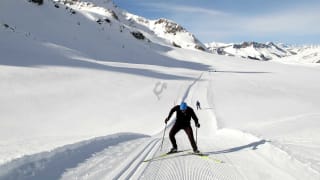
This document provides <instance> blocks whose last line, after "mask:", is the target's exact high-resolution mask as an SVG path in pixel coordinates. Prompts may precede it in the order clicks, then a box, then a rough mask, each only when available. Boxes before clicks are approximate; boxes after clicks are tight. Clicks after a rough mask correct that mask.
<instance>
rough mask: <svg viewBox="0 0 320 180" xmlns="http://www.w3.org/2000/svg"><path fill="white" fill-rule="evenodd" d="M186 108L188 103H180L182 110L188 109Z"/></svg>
mask: <svg viewBox="0 0 320 180" xmlns="http://www.w3.org/2000/svg"><path fill="white" fill-rule="evenodd" d="M186 109H187V103H185V102H182V103H181V104H180V110H181V111H184V110H186Z"/></svg>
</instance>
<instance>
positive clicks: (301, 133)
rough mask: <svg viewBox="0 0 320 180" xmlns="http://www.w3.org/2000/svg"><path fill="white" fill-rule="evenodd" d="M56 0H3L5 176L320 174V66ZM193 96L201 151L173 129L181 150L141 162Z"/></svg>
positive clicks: (102, 4)
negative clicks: (227, 53) (202, 42)
mask: <svg viewBox="0 0 320 180" xmlns="http://www.w3.org/2000/svg"><path fill="white" fill-rule="evenodd" d="M61 2H64V1H61ZM61 2H58V1H51V0H45V1H44V3H43V4H42V5H41V6H39V5H37V4H35V3H31V2H29V1H27V0H26V1H24V0H2V1H1V2H0V22H1V27H0V54H1V58H0V82H1V83H0V102H1V103H0V123H1V126H0V179H1V180H2V179H6V180H9V179H39V180H40V179H77V178H78V179H128V178H132V179H229V180H230V179H250V180H251V179H252V180H255V179H275V180H276V179H288V180H291V179H311V180H313V179H315V180H317V179H319V178H320V173H319V172H320V167H319V162H320V157H319V153H318V152H319V151H320V142H319V139H320V138H319V137H320V134H319V132H320V130H319V127H320V125H319V121H318V119H319V107H320V99H319V90H320V82H319V79H318V78H315V77H319V73H320V71H319V66H316V65H314V66H292V65H287V64H282V63H276V62H272V61H269V62H264V63H261V62H258V61H241V60H240V58H235V57H222V56H218V55H214V54H210V53H207V52H203V51H198V50H194V49H191V50H190V49H186V48H176V47H173V46H172V44H171V43H168V41H167V40H166V39H163V38H161V37H160V36H158V35H157V33H154V32H153V30H152V29H150V28H149V27H150V26H149V25H146V24H148V23H141V24H140V25H139V24H138V23H131V24H130V20H129V19H130V18H129V19H128V17H129V16H126V12H124V11H122V10H119V9H118V8H116V6H115V5H114V4H113V3H112V1H105V0H101V1H100V0H94V1H93V0H92V1H91V2H93V3H88V2H78V1H68V2H70V3H66V4H64V3H61ZM17 12H19V13H17ZM122 13H123V14H124V15H123V14H122ZM142 20H143V19H142ZM159 28H160V27H159ZM139 32H140V33H142V34H143V36H142V35H141V34H140V33H139ZM143 37H144V38H143ZM196 100H200V102H201V105H202V109H201V110H198V111H196V114H197V116H198V117H199V120H200V124H201V127H200V129H195V127H194V126H193V124H194V123H193V122H192V127H193V129H194V134H195V136H196V137H197V143H198V145H199V149H200V150H201V151H203V152H205V153H207V154H208V157H207V158H205V157H198V156H194V155H190V154H189V153H190V145H189V142H188V140H187V138H186V135H185V134H184V133H180V132H179V133H178V135H177V139H178V146H179V149H180V150H187V151H184V152H183V153H180V154H176V155H173V156H167V157H165V158H163V159H157V160H154V161H149V162H143V161H144V160H145V159H149V158H153V157H156V156H158V155H160V154H162V153H164V152H166V151H168V150H169V149H170V146H171V145H170V142H169V139H168V131H169V129H170V127H171V125H172V123H173V122H174V118H172V120H171V121H170V122H169V124H168V127H167V128H166V131H165V132H164V131H163V129H164V128H165V124H164V119H165V117H166V116H167V115H168V111H169V110H170V108H171V107H172V106H173V105H176V104H179V103H180V102H181V101H186V102H187V103H188V104H189V105H190V106H191V107H194V106H195V102H196ZM163 134H164V135H165V136H164V137H165V138H164V141H163V146H162V149H161V144H162V136H163Z"/></svg>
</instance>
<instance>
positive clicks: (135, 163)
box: [112, 138, 160, 179]
mask: <svg viewBox="0 0 320 180" xmlns="http://www.w3.org/2000/svg"><path fill="white" fill-rule="evenodd" d="M159 142H160V139H158V138H155V139H152V140H151V141H150V142H149V143H148V144H147V145H146V146H145V147H144V148H143V149H142V150H140V151H138V152H136V155H135V156H134V157H133V158H132V159H131V160H129V161H126V162H124V163H125V165H124V166H123V167H121V170H118V171H116V172H118V173H117V174H116V175H114V176H113V177H112V179H129V178H130V177H132V176H133V174H134V173H138V171H137V169H138V168H139V167H140V166H142V163H143V160H144V159H145V158H146V157H148V156H150V153H152V152H153V151H154V150H155V149H156V147H157V146H156V144H157V143H159ZM158 145H159V144H158Z"/></svg>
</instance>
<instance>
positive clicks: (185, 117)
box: [165, 102, 200, 153]
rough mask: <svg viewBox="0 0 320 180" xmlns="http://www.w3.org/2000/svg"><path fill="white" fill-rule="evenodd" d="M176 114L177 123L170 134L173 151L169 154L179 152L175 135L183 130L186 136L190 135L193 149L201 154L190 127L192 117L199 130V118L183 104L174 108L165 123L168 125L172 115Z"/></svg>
mask: <svg viewBox="0 0 320 180" xmlns="http://www.w3.org/2000/svg"><path fill="white" fill-rule="evenodd" d="M174 112H176V122H175V124H174V125H173V127H172V129H171V130H170V133H169V138H170V141H171V144H172V149H171V150H170V152H169V153H174V152H177V150H178V146H177V142H176V139H175V135H176V134H177V133H178V132H179V131H180V130H181V129H183V130H184V131H185V132H186V134H187V135H188V138H189V141H190V143H191V146H192V149H193V152H194V153H199V150H198V147H197V144H196V142H195V140H194V137H193V131H192V128H191V125H190V121H191V117H192V119H193V120H194V122H195V125H196V127H197V128H200V124H199V122H198V118H197V116H196V114H195V113H194V111H193V109H192V108H191V107H189V106H187V103H185V102H182V103H181V104H180V105H177V106H174V107H173V108H172V109H171V111H170V113H169V115H168V117H167V118H166V119H165V123H166V124H167V122H168V121H169V119H170V117H171V116H172V114H173V113H174Z"/></svg>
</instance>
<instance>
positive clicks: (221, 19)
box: [113, 0, 320, 44]
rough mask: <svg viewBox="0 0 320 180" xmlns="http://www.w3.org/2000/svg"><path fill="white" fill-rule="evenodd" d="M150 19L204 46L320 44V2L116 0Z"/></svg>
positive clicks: (131, 11)
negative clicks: (164, 22)
mask: <svg viewBox="0 0 320 180" xmlns="http://www.w3.org/2000/svg"><path fill="white" fill-rule="evenodd" d="M113 1H114V2H115V4H116V5H118V6H119V7H120V8H122V9H125V10H127V11H128V12H130V13H133V14H136V15H140V16H143V17H146V18H148V19H158V18H162V17H164V18H167V19H170V20H173V21H175V22H177V23H178V24H180V25H182V26H183V27H185V28H186V29H187V30H188V31H190V32H191V33H193V34H194V35H195V36H196V37H198V38H199V39H200V40H201V41H202V42H205V43H206V42H214V41H215V42H225V43H229V42H243V41H258V42H270V41H272V42H282V43H287V44H320V20H319V19H320V0H113Z"/></svg>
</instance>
